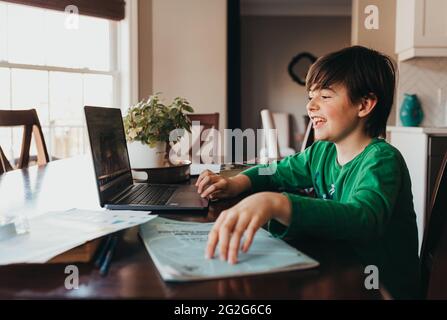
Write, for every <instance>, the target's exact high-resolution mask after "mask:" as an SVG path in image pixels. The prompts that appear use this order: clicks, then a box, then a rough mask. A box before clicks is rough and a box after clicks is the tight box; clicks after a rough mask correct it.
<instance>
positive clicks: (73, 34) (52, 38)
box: [45, 11, 110, 70]
mask: <svg viewBox="0 0 447 320" xmlns="http://www.w3.org/2000/svg"><path fill="white" fill-rule="evenodd" d="M66 18H67V16H66V14H65V13H59V12H52V11H47V14H46V20H45V23H46V27H45V29H46V32H47V39H48V41H47V48H48V50H47V64H48V65H52V66H64V67H71V68H90V69H94V70H109V69H110V67H109V65H110V63H109V22H108V21H107V20H105V19H98V18H90V17H84V16H79V25H78V28H77V29H68V28H66V27H65V21H66Z"/></svg>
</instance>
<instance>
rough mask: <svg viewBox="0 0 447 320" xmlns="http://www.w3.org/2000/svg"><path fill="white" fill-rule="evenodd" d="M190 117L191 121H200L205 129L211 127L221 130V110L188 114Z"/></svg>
mask: <svg viewBox="0 0 447 320" xmlns="http://www.w3.org/2000/svg"><path fill="white" fill-rule="evenodd" d="M188 118H189V120H191V121H200V125H202V126H203V130H207V129H211V128H214V129H216V130H219V112H216V113H202V114H199V113H196V114H188ZM203 130H202V131H203Z"/></svg>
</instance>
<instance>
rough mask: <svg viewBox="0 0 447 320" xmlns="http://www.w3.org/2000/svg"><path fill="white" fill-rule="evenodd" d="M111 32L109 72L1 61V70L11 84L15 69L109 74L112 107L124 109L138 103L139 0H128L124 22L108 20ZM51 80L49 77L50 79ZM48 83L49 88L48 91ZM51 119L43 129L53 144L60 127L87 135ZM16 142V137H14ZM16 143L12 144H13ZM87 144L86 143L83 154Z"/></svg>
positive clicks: (49, 104)
mask: <svg viewBox="0 0 447 320" xmlns="http://www.w3.org/2000/svg"><path fill="white" fill-rule="evenodd" d="M109 30H110V49H111V50H110V70H109V71H101V70H93V69H89V68H69V67H56V66H46V65H45V66H43V65H34V64H19V63H11V62H8V61H2V60H0V68H7V69H9V70H10V83H11V84H12V79H11V75H12V72H11V70H12V69H25V70H37V71H46V72H48V73H50V72H67V73H72V74H80V75H109V76H112V79H113V97H112V105H111V106H110V107H113V108H118V109H121V110H122V112H123V113H124V112H125V110H126V109H127V108H128V107H129V106H131V105H133V104H135V103H137V102H138V0H128V1H127V2H126V16H125V19H124V20H122V21H120V22H116V21H109ZM48 81H50V77H49V76H48ZM49 87H50V86H49V83H48V88H49ZM10 90H11V92H10V101H9V105H10V107H12V85H11V88H10ZM48 108H49V110H51V103H50V101H48ZM49 120H50V119H48V123H49V124H48V125H46V126H42V127H43V128H48V130H49V139H50V141H52V140H53V139H52V138H53V132H54V130H55V129H56V128H58V127H64V128H67V127H78V128H82V129H83V134H84V136H86V126H85V124H83V125H80V126H79V125H78V126H70V125H64V126H58V125H54V124H52V123H51V122H50V121H49ZM11 137H12V139H13V135H12V136H11ZM11 144H13V141H11ZM47 146H48V153H49V155H50V157H51V155H52V152H51V151H52V145H51V143H50V144H48V143H47ZM85 147H86V143H84V150H83V151H84V152H85V151H86V150H85Z"/></svg>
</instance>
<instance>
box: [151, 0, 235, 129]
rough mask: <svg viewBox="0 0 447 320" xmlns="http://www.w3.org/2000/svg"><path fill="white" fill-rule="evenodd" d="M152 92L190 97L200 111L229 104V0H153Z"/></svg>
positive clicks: (222, 108) (222, 109) (222, 111)
mask: <svg viewBox="0 0 447 320" xmlns="http://www.w3.org/2000/svg"><path fill="white" fill-rule="evenodd" d="M152 19H153V22H152V28H153V30H152V50H153V60H152V67H153V76H152V87H153V88H152V89H153V92H162V93H163V95H164V97H166V98H167V99H168V100H171V99H173V98H175V97H176V96H181V97H184V98H187V99H188V100H189V101H190V102H191V105H192V106H193V107H194V109H195V112H196V113H211V112H219V113H220V124H219V126H220V128H225V127H226V123H227V119H226V113H227V112H226V109H227V107H226V106H227V85H226V81H227V38H226V37H227V5H226V1H222V0H188V1H185V0H152Z"/></svg>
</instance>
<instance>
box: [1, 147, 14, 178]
mask: <svg viewBox="0 0 447 320" xmlns="http://www.w3.org/2000/svg"><path fill="white" fill-rule="evenodd" d="M11 170H12V167H11V165H10V164H9V162H8V160H6V156H5V154H4V153H3V149H2V147H0V174H2V173H5V172H7V171H11Z"/></svg>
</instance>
